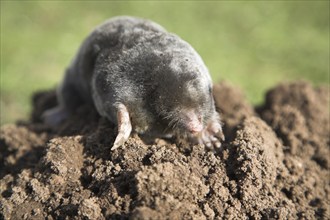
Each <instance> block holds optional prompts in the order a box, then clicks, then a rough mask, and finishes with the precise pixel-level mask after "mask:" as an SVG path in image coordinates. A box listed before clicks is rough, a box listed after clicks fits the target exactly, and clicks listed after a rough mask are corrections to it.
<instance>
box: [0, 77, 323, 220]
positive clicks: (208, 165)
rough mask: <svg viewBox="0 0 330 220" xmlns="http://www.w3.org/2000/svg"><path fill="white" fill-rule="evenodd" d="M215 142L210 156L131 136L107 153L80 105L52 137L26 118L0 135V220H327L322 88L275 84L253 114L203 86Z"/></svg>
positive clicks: (236, 96)
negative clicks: (212, 111)
mask: <svg viewBox="0 0 330 220" xmlns="http://www.w3.org/2000/svg"><path fill="white" fill-rule="evenodd" d="M214 91H215V93H214V96H215V101H216V105H217V109H218V111H220V112H221V113H222V118H223V121H224V132H225V135H226V137H227V140H226V143H224V144H223V150H222V151H220V152H218V153H216V154H213V153H211V152H208V151H206V150H205V147H204V146H202V145H195V146H190V145H181V146H177V145H175V144H174V143H172V142H171V141H170V140H162V139H159V140H156V141H155V143H152V144H145V143H144V142H143V140H141V139H140V138H139V137H138V136H137V135H135V136H133V137H131V138H130V139H129V140H128V142H127V143H126V144H125V146H124V147H123V148H119V149H117V150H114V151H112V152H110V147H111V146H112V143H113V141H114V138H115V127H114V126H113V125H112V124H110V123H109V122H107V121H106V120H105V119H102V118H100V117H99V116H98V114H97V113H96V112H95V111H94V110H93V109H89V107H87V106H83V107H81V108H80V109H78V111H77V112H76V114H75V115H73V116H72V117H71V118H69V119H68V120H67V121H66V122H65V123H64V124H62V125H61V126H60V127H58V128H57V129H56V130H55V131H52V130H50V129H49V128H47V127H46V126H45V125H43V124H42V123H40V115H41V113H42V112H43V111H44V110H45V109H47V108H50V107H52V106H55V105H56V97H55V93H54V91H50V92H41V93H38V94H36V95H35V96H34V97H33V105H34V109H33V113H32V119H31V121H30V122H18V123H16V124H10V125H4V126H3V127H1V133H0V135H1V136H0V178H1V180H0V219H122V218H124V219H125V218H131V219H164V218H167V219H191V218H196V219H214V218H216V219H221V218H225V219H247V218H255V219H261V218H264V219H269V218H275V219H296V218H305V219H330V172H329V168H330V163H329V162H330V157H329V155H330V146H329V145H330V138H329V133H330V131H329V88H328V87H318V88H314V87H313V86H311V85H310V84H309V83H306V82H293V83H287V84H280V85H278V86H277V87H275V88H274V89H272V90H270V91H269V92H268V93H267V94H266V99H265V103H264V105H262V106H259V107H256V108H255V107H253V106H251V105H249V104H248V102H247V101H246V100H245V98H244V96H243V94H242V93H241V92H240V91H239V90H238V89H237V88H234V87H232V86H230V85H228V84H227V83H220V84H217V85H215V86H214Z"/></svg>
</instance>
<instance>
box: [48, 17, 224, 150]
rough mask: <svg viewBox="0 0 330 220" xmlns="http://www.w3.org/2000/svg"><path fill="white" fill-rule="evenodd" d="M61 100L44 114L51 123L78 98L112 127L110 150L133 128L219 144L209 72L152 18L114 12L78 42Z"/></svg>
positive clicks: (220, 135) (72, 107) (75, 104)
mask: <svg viewBox="0 0 330 220" xmlns="http://www.w3.org/2000/svg"><path fill="white" fill-rule="evenodd" d="M57 96H58V100H59V105H58V106H57V107H55V108H53V109H50V110H48V111H46V112H45V113H44V119H45V121H46V123H48V124H50V125H57V124H59V123H60V122H61V121H62V120H64V119H65V118H66V117H68V115H70V114H72V113H73V112H74V111H75V109H77V108H78V107H79V106H80V105H81V104H83V103H90V104H94V105H95V107H96V109H97V111H98V112H99V114H100V115H101V116H103V117H106V118H108V119H109V120H110V121H111V122H113V123H115V124H116V125H117V126H118V135H117V137H116V140H115V142H114V145H113V147H112V149H115V148H117V147H119V146H120V145H122V144H123V143H124V142H125V141H126V140H127V139H128V138H129V136H130V134H131V131H132V130H134V131H135V132H138V133H140V134H150V135H155V136H158V137H164V136H175V137H177V138H179V139H185V140H189V141H192V142H193V143H203V144H205V145H206V146H208V147H220V140H221V139H224V137H223V133H222V129H221V125H220V121H219V116H218V113H217V112H216V111H215V106H214V100H213V96H212V81H211V77H210V75H209V72H208V70H207V68H206V66H205V64H204V63H203V61H202V59H201V58H200V56H199V55H198V54H197V52H196V51H195V50H194V49H193V48H192V47H191V46H190V45H189V44H188V43H187V42H185V41H183V40H182V39H181V38H179V37H178V36H176V35H174V34H171V33H168V32H167V31H166V30H165V29H164V28H162V27H161V26H159V25H158V24H156V23H154V22H151V21H148V20H144V19H140V18H134V17H126V16H122V17H115V18H113V19H110V20H107V21H106V22H105V23H103V24H102V25H100V26H98V27H97V28H96V29H95V30H94V31H93V32H92V33H91V34H90V35H89V36H88V37H87V39H86V40H85V41H84V42H83V44H82V46H81V47H80V49H79V52H78V54H77V55H76V57H75V59H74V60H73V61H72V63H71V65H70V66H69V67H68V69H67V70H66V73H65V77H64V80H63V82H62V83H61V85H60V86H59V87H58V90H57Z"/></svg>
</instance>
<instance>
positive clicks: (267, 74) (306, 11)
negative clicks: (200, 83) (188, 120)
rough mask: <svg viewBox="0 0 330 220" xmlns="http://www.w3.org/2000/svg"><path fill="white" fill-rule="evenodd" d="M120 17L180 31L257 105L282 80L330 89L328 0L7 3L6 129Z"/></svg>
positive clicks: (217, 73) (217, 76) (218, 76)
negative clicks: (97, 30)
mask: <svg viewBox="0 0 330 220" xmlns="http://www.w3.org/2000/svg"><path fill="white" fill-rule="evenodd" d="M117 15H134V16H139V17H144V18H148V19H151V20H154V21H156V22H158V23H159V24H161V25H162V26H164V27H165V28H166V29H167V30H168V31H170V32H174V33H176V34H178V35H179V36H181V37H182V38H183V39H185V40H186V41H188V42H189V43H190V44H191V45H192V46H193V47H194V48H195V49H196V50H197V51H198V52H199V53H200V54H201V56H202V58H203V59H204V61H205V63H206V65H207V66H208V68H209V70H210V72H211V74H212V77H213V80H214V81H215V82H217V81H219V80H223V79H224V80H227V81H229V82H231V83H232V84H234V85H237V86H238V87H240V88H242V89H243V90H244V92H245V93H246V96H247V98H248V99H249V100H250V101H251V102H252V103H254V104H257V103H260V102H262V99H263V94H264V92H265V91H266V90H267V89H269V88H270V87H272V86H274V85H275V84H276V83H278V82H279V81H284V80H285V81H287V80H296V79H306V80H309V81H311V82H313V83H314V84H320V83H323V84H329V1H264V2H262V1H249V2H248V1H218V2H216V1H202V2H197V1H192V2H189V1H181V2H178V1H162V2H156V1H146V2H143V1H127V2H125V1H113V2H107V1H93V2H92V1H1V116H0V117H1V124H4V123H9V122H14V121H15V120H17V119H27V118H28V116H29V111H30V110H31V104H30V98H31V94H32V93H33V92H35V91H37V90H41V89H50V88H55V86H56V85H57V84H58V83H59V81H60V80H61V78H62V76H63V71H64V69H65V68H66V66H67V65H68V64H69V62H70V60H71V59H72V58H73V56H74V55H75V53H76V51H77V49H78V47H79V45H80V44H81V42H82V41H83V39H84V38H85V37H86V36H87V35H88V34H89V32H90V31H91V30H92V29H93V28H94V27H95V26H96V25H98V24H100V23H101V22H103V21H104V20H106V19H107V18H109V17H113V16H117Z"/></svg>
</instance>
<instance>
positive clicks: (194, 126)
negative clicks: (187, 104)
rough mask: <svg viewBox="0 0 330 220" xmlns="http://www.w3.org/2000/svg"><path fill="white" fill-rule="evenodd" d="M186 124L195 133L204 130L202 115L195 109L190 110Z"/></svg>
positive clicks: (186, 116)
mask: <svg viewBox="0 0 330 220" xmlns="http://www.w3.org/2000/svg"><path fill="white" fill-rule="evenodd" d="M184 124H185V126H186V128H187V130H188V131H189V132H191V133H193V134H196V133H199V132H201V131H202V130H203V128H204V127H203V123H202V118H201V116H199V115H197V114H196V113H195V112H194V111H188V112H187V113H186V114H185V117H184Z"/></svg>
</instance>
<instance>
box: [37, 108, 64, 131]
mask: <svg viewBox="0 0 330 220" xmlns="http://www.w3.org/2000/svg"><path fill="white" fill-rule="evenodd" d="M68 116H69V113H68V111H67V110H66V109H65V108H63V107H62V106H57V107H55V108H52V109H48V110H47V111H45V112H44V113H43V114H42V116H41V119H42V120H43V121H44V122H45V123H46V124H47V125H49V126H52V127H55V126H58V125H59V124H60V123H61V122H62V121H64V120H65V119H66V118H68Z"/></svg>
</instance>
